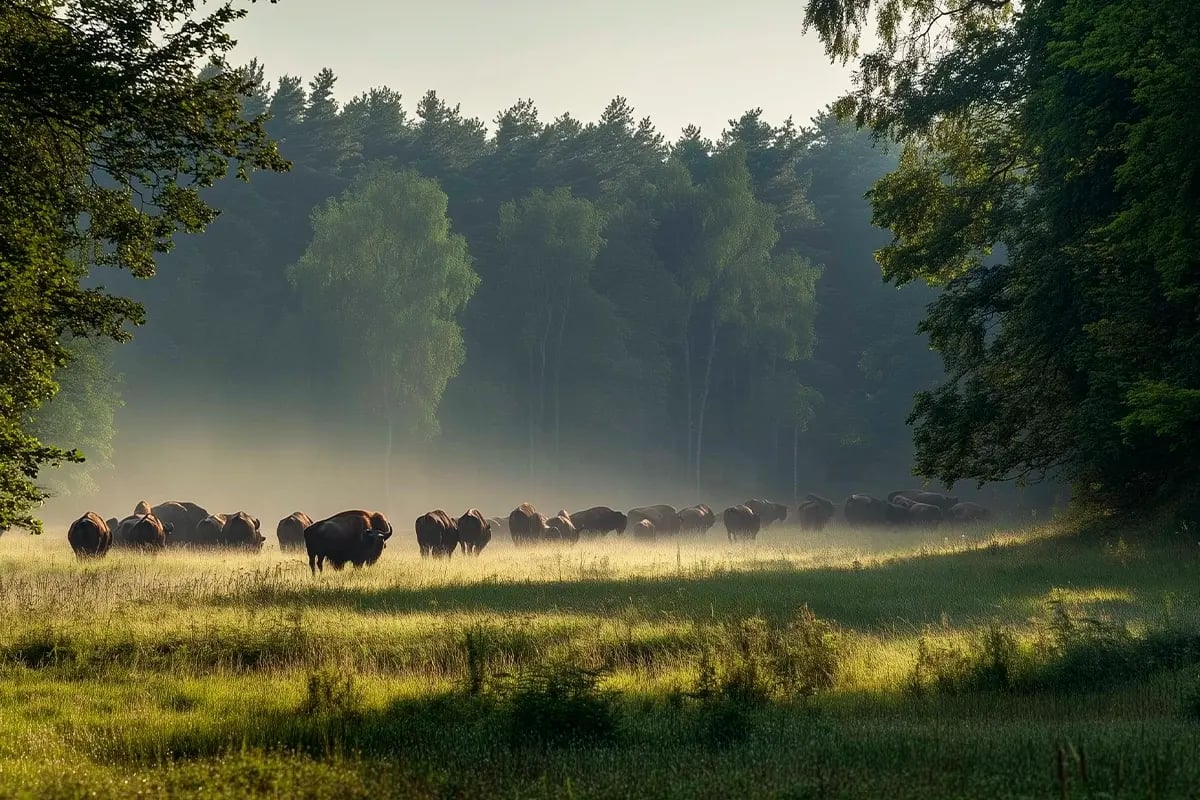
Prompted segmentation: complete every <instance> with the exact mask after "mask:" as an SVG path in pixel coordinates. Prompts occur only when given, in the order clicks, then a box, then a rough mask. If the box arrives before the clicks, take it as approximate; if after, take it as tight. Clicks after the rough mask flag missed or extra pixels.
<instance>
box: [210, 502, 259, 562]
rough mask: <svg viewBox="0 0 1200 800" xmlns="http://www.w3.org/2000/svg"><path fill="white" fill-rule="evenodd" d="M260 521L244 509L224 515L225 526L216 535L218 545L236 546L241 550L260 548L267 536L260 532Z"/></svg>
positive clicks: (257, 549)
mask: <svg viewBox="0 0 1200 800" xmlns="http://www.w3.org/2000/svg"><path fill="white" fill-rule="evenodd" d="M260 528H261V523H260V522H259V520H258V517H252V516H250V515H249V514H247V513H246V512H245V511H239V512H237V513H236V514H228V515H226V521H225V527H224V528H222V529H221V533H220V536H218V537H217V545H218V546H219V547H237V548H240V549H242V550H253V551H254V552H256V553H257V552H258V551H260V550H262V546H263V542H265V541H266V540H267V537H265V536H263V535H262V533H261V530H260Z"/></svg>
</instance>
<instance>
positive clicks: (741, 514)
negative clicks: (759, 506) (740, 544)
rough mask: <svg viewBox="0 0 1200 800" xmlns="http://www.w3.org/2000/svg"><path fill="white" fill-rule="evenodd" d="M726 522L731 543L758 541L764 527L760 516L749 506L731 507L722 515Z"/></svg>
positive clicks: (726, 530)
mask: <svg viewBox="0 0 1200 800" xmlns="http://www.w3.org/2000/svg"><path fill="white" fill-rule="evenodd" d="M721 517H722V519H723V520H724V522H725V533H726V534H727V535H728V536H729V541H731V542H737V541H741V540H742V539H757V538H758V531H759V529H760V528H761V527H762V520H760V519H759V517H758V514H757V513H756V512H755V511H754V509H752V508H751V507H750V506H747V505H740V506H731V507H730V508H727V509H725V513H724V514H722V515H721Z"/></svg>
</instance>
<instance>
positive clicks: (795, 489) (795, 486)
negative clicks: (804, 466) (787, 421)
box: [792, 424, 800, 505]
mask: <svg viewBox="0 0 1200 800" xmlns="http://www.w3.org/2000/svg"><path fill="white" fill-rule="evenodd" d="M799 503H800V426H799V425H796V424H793V425H792V505H799Z"/></svg>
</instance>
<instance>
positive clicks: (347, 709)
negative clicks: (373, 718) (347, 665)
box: [299, 668, 362, 718]
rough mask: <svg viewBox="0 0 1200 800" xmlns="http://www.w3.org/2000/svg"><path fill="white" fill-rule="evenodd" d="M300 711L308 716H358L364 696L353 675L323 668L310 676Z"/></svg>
mask: <svg viewBox="0 0 1200 800" xmlns="http://www.w3.org/2000/svg"><path fill="white" fill-rule="evenodd" d="M299 710H300V713H301V714H305V715H308V716H328V717H343V718H346V717H357V716H359V715H360V714H361V710H362V698H361V696H360V694H359V691H358V687H357V685H356V684H355V682H354V676H353V675H349V674H347V675H343V674H340V673H338V672H336V671H335V670H333V669H328V668H323V669H319V670H317V671H316V672H313V673H310V674H309V676H308V684H307V692H306V693H305V697H304V700H303V701H301V703H300V709H299Z"/></svg>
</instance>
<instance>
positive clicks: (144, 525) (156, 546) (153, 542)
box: [112, 514, 173, 552]
mask: <svg viewBox="0 0 1200 800" xmlns="http://www.w3.org/2000/svg"><path fill="white" fill-rule="evenodd" d="M172 530H173V528H172V525H171V523H169V522H166V523H164V522H163V521H162V520H160V519H159V518H158V517H156V516H154V515H153V514H140V515H138V514H135V515H134V516H132V517H126V518H125V519H123V520H121V523H120V524H119V525H118V526H117V530H116V533H115V534H114V535H113V540H112V543H113V547H117V548H125V549H128V550H146V551H151V552H157V551H159V550H162V549H163V548H164V547H166V546H167V537H168V536H169V535H170V534H171V533H172Z"/></svg>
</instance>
